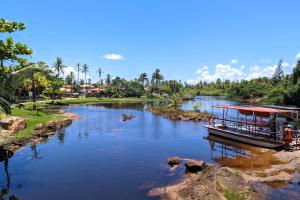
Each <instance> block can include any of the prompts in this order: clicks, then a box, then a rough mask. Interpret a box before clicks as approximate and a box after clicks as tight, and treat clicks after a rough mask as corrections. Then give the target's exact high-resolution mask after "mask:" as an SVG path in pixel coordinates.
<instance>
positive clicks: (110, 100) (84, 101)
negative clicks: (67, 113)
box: [27, 97, 163, 105]
mask: <svg viewBox="0 0 300 200" xmlns="http://www.w3.org/2000/svg"><path fill="white" fill-rule="evenodd" d="M162 99H163V98H162V97H156V98H133V97H132V98H96V97H88V98H78V99H75V98H74V99H62V100H55V101H54V102H56V103H59V104H64V105H69V104H88V103H142V102H150V101H158V100H162ZM49 102H51V101H48V103H49ZM27 104H28V103H27ZM39 104H41V103H39Z"/></svg>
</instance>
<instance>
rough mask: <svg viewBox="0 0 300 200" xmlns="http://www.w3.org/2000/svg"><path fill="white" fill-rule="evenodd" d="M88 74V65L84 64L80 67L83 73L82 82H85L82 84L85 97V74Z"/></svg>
mask: <svg viewBox="0 0 300 200" xmlns="http://www.w3.org/2000/svg"><path fill="white" fill-rule="evenodd" d="M88 72H89V67H88V65H87V64H84V65H82V73H84V80H85V82H84V92H85V95H86V88H85V87H86V84H87V82H86V74H87V73H88Z"/></svg>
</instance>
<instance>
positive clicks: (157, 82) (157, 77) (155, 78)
mask: <svg viewBox="0 0 300 200" xmlns="http://www.w3.org/2000/svg"><path fill="white" fill-rule="evenodd" d="M162 80H164V76H163V75H162V74H161V73H160V70H159V69H156V70H155V71H154V72H153V74H152V79H151V83H152V84H153V85H154V88H155V89H156V90H159V88H158V86H159V85H160V82H161V81H162Z"/></svg>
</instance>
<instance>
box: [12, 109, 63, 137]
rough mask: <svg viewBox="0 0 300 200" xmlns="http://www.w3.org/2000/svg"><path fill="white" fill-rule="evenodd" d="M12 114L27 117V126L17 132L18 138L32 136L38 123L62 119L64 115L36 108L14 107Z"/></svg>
mask: <svg viewBox="0 0 300 200" xmlns="http://www.w3.org/2000/svg"><path fill="white" fill-rule="evenodd" d="M12 115H13V116H17V117H22V118H25V119H26V123H27V127H26V128H25V129H24V130H22V131H20V132H18V133H17V134H16V137H17V138H18V139H24V138H28V137H31V136H32V135H33V134H34V132H33V129H34V127H35V125H36V124H39V123H42V124H44V125H45V124H46V123H47V122H49V121H51V120H60V119H62V116H61V115H59V114H54V113H47V112H38V113H37V112H36V111H35V110H27V109H18V108H13V109H12Z"/></svg>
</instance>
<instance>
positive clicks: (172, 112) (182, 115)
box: [147, 106, 211, 121]
mask: <svg viewBox="0 0 300 200" xmlns="http://www.w3.org/2000/svg"><path fill="white" fill-rule="evenodd" d="M147 111H149V112H151V113H153V114H155V115H161V116H163V117H164V118H167V119H171V120H182V121H202V120H205V121H208V120H209V119H210V118H211V115H210V114H209V113H207V112H199V111H190V110H180V109H175V108H171V107H161V106H153V107H150V108H148V109H147Z"/></svg>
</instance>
